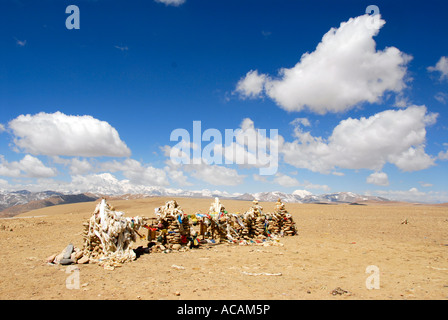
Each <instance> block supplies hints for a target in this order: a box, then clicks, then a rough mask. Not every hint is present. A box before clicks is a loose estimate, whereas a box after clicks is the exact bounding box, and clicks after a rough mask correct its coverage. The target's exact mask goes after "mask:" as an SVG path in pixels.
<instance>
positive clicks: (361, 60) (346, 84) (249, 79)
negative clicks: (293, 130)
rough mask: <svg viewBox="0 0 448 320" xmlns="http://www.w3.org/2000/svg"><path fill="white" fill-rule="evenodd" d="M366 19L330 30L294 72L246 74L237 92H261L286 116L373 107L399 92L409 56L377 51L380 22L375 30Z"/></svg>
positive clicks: (394, 50)
mask: <svg viewBox="0 0 448 320" xmlns="http://www.w3.org/2000/svg"><path fill="white" fill-rule="evenodd" d="M370 19H371V17H370V16H369V15H363V16H359V17H356V18H351V19H349V20H348V21H347V22H343V23H341V24H340V26H339V28H332V29H331V30H330V31H328V32H327V33H326V34H325V35H324V36H323V38H322V41H321V42H320V43H319V45H318V46H317V47H316V49H315V51H314V52H312V53H305V54H303V55H302V57H301V59H300V61H299V62H298V63H297V64H296V65H295V66H294V67H292V68H290V69H288V68H282V69H281V70H280V72H279V76H278V77H277V78H272V77H270V76H267V75H263V74H259V73H258V71H257V70H255V71H250V72H249V73H248V74H247V75H246V76H245V77H244V78H242V79H241V80H240V81H239V82H238V85H237V91H238V92H240V93H241V94H242V96H243V97H256V96H260V95H261V93H262V89H264V92H265V93H266V95H267V96H269V97H270V98H271V99H273V100H274V101H275V102H276V103H277V104H278V105H279V106H280V107H281V108H283V109H285V110H287V111H301V110H303V109H304V108H305V107H307V108H309V109H310V110H311V111H313V112H316V113H319V114H325V113H327V112H341V111H345V110H348V109H350V108H353V107H354V106H356V105H358V104H360V103H363V102H370V103H375V102H378V101H380V99H381V97H382V96H383V94H384V93H385V92H386V91H393V92H397V93H398V92H400V91H401V90H402V89H404V88H405V87H406V84H405V82H404V77H405V75H406V71H407V68H406V65H407V63H408V62H409V61H410V59H411V57H410V56H409V55H406V54H404V53H402V52H400V50H398V49H397V48H395V47H388V48H386V49H385V50H382V51H377V50H376V43H375V41H374V40H373V37H374V36H376V35H377V34H378V32H379V29H380V28H381V27H382V26H383V25H384V24H385V21H384V20H382V19H379V20H378V26H379V28H371V27H369V26H368V23H369V22H370Z"/></svg>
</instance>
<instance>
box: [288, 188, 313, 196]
mask: <svg viewBox="0 0 448 320" xmlns="http://www.w3.org/2000/svg"><path fill="white" fill-rule="evenodd" d="M292 194H293V195H295V196H299V197H300V198H305V197H306V196H311V195H313V194H312V193H311V192H309V191H307V190H296V191H294V192H293V193H292Z"/></svg>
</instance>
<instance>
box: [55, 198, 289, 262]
mask: <svg viewBox="0 0 448 320" xmlns="http://www.w3.org/2000/svg"><path fill="white" fill-rule="evenodd" d="M123 215H124V213H123V212H117V211H115V209H114V208H113V207H112V206H110V205H109V204H107V203H106V201H105V199H102V200H101V202H100V203H99V204H98V205H97V206H96V208H95V211H94V212H93V215H92V216H91V218H90V219H89V221H88V222H86V223H84V224H83V226H84V233H83V237H84V246H83V248H82V249H79V248H75V247H74V246H73V245H69V246H67V248H66V249H65V250H64V251H63V252H61V253H60V254H59V255H53V256H51V257H49V258H48V260H47V261H48V262H49V263H59V264H72V263H78V264H83V263H98V264H99V265H100V266H102V267H104V268H105V269H108V270H113V269H114V268H115V267H117V266H120V265H121V264H123V263H125V262H129V261H133V260H135V259H136V258H137V254H138V252H139V251H138V250H134V249H131V242H135V241H136V239H137V236H139V237H140V238H143V236H142V235H141V234H140V233H139V231H138V230H139V229H140V227H146V228H147V229H148V238H147V239H148V240H149V241H150V243H148V248H147V249H145V250H148V251H147V252H149V251H150V252H165V253H167V252H171V251H185V250H188V249H191V248H193V247H194V248H197V247H199V246H200V244H207V243H212V244H216V243H219V242H227V243H233V244H239V245H250V244H263V245H281V244H279V243H277V242H276V241H272V240H277V241H278V238H279V237H283V236H294V235H296V234H297V228H296V225H295V222H294V220H293V218H292V216H291V214H290V213H289V212H288V211H287V210H286V208H285V205H284V204H283V203H282V201H281V200H280V199H278V201H277V203H276V204H275V209H274V212H273V213H266V214H265V213H263V208H262V207H261V206H260V205H259V204H258V201H257V200H254V201H253V203H252V206H251V207H250V208H249V210H248V211H246V212H245V213H243V214H240V213H228V212H227V211H226V210H225V208H224V206H223V205H222V204H221V203H220V201H219V199H218V198H215V201H214V202H213V203H212V204H211V206H210V208H209V211H208V213H206V214H202V213H196V214H192V215H187V214H186V213H185V212H184V211H183V210H182V208H181V207H180V206H179V204H178V203H177V202H176V201H175V200H171V201H167V202H166V203H165V205H164V206H161V207H159V208H156V209H155V215H156V218H141V217H133V218H127V217H124V216H123ZM149 219H152V220H153V221H154V220H155V221H156V222H155V223H153V224H151V225H150V226H149V225H147V224H146V223H144V222H145V221H147V220H149ZM200 237H201V238H202V239H200ZM215 238H216V240H215ZM269 240H271V241H269ZM139 248H140V247H139ZM139 248H137V249H139ZM145 252H146V251H145Z"/></svg>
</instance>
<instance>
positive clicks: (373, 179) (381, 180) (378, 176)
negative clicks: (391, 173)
mask: <svg viewBox="0 0 448 320" xmlns="http://www.w3.org/2000/svg"><path fill="white" fill-rule="evenodd" d="M367 183H370V184H375V185H377V186H388V185H389V177H388V176H387V174H386V173H385V172H374V173H372V174H371V175H370V176H368V177H367Z"/></svg>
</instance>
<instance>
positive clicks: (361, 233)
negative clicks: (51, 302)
mask: <svg viewBox="0 0 448 320" xmlns="http://www.w3.org/2000/svg"><path fill="white" fill-rule="evenodd" d="M167 200H169V199H167V198H146V199H136V200H116V201H112V200H111V201H110V203H111V204H112V205H114V206H115V207H116V209H117V210H120V211H124V212H125V213H126V216H137V215H140V216H147V217H152V216H154V214H153V212H154V208H155V207H158V206H161V205H163V204H164V203H165V201H167ZM177 201H178V203H179V204H180V205H181V206H182V208H183V209H184V211H185V212H187V213H194V212H197V211H198V210H201V211H202V212H207V210H208V208H209V206H210V203H211V202H212V199H188V198H179V199H177ZM222 203H223V204H224V206H225V207H226V209H227V210H228V211H229V212H243V211H245V210H247V209H248V208H249V206H250V205H251V202H248V201H226V200H222ZM260 204H261V205H262V206H263V207H264V211H272V210H273V208H274V203H260ZM94 208H95V203H93V202H90V203H80V204H70V205H61V206H54V207H49V208H45V209H39V210H35V211H31V212H27V213H25V214H21V215H20V216H17V217H16V218H14V219H1V220H0V248H1V259H0V299H26V300H31V299H101V300H103V299H169V300H177V299H185V300H190V299H196V300H201V299H220V300H221V299H224V300H226V299H266V300H270V299H276V300H283V299H329V300H332V299H344V300H345V299H386V300H389V299H393V300H401V299H448V208H447V207H445V206H424V205H410V204H409V205H400V204H382V205H379V204H374V205H365V206H359V205H318V204H286V208H287V209H288V210H289V212H290V213H292V215H293V217H294V220H295V222H296V224H297V227H298V231H299V234H298V235H297V236H294V237H285V238H282V239H281V243H282V244H283V246H268V247H263V246H238V245H226V244H220V245H214V246H208V247H203V248H201V249H196V250H191V251H188V252H174V253H168V254H165V253H154V254H152V253H151V254H145V255H143V256H141V257H139V258H138V259H137V260H135V261H133V262H131V263H127V264H124V265H123V266H122V267H120V268H116V269H115V270H113V271H108V270H104V269H103V268H101V267H100V266H98V265H95V264H87V265H78V268H79V279H80V288H79V289H68V288H67V285H66V281H67V279H69V277H70V276H71V275H72V274H73V273H72V272H70V270H71V269H69V267H68V266H62V265H49V264H47V263H46V262H45V259H46V258H47V257H48V256H50V255H52V254H55V253H60V252H61V251H62V250H63V249H64V248H65V246H67V244H69V243H73V244H74V245H75V246H78V247H82V244H83V243H82V236H81V233H82V229H83V228H82V223H83V222H86V221H87V220H88V218H89V217H90V216H91V213H92V212H93V210H94ZM406 219H407V222H408V223H407V224H402V222H403V221H404V220H406ZM145 234H146V232H145ZM146 243H147V242H146V241H143V240H139V241H138V242H137V243H135V247H137V246H139V245H143V246H146ZM173 265H177V266H181V267H183V268H184V269H177V268H173V267H172V266H173ZM372 265H373V266H376V267H377V268H378V270H379V285H380V288H379V289H370V290H369V289H367V287H366V279H367V278H368V277H369V276H371V275H372V274H369V273H366V268H367V267H368V266H372ZM257 273H281V275H280V276H266V275H259V276H254V275H251V274H257ZM336 288H341V289H343V290H344V291H345V292H344V291H339V293H340V294H336V295H333V294H332V292H333V290H334V289H336Z"/></svg>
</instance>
